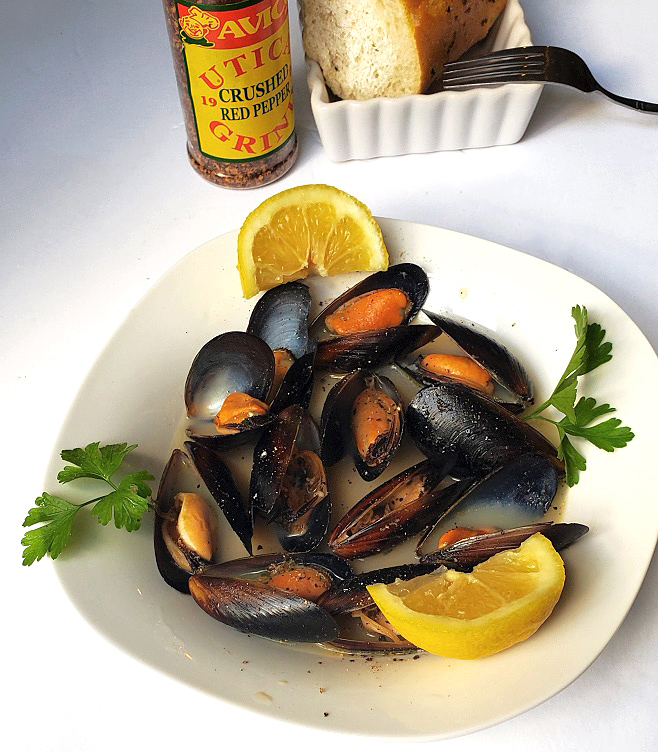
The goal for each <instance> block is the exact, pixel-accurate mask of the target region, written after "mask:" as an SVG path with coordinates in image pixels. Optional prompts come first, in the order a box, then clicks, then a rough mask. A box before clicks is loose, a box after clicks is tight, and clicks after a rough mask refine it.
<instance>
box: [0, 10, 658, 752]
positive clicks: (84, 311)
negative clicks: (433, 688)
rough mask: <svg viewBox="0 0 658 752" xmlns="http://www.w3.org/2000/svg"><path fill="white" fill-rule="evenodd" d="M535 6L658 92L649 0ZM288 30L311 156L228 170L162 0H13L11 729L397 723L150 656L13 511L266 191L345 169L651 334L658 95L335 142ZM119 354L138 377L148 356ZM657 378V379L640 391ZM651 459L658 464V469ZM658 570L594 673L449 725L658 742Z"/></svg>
mask: <svg viewBox="0 0 658 752" xmlns="http://www.w3.org/2000/svg"><path fill="white" fill-rule="evenodd" d="M524 7H525V9H526V14H527V20H528V24H529V26H530V28H531V31H532V33H533V38H534V41H535V43H537V44H549V43H550V44H557V45H560V46H564V47H568V48H570V49H573V50H575V51H578V52H579V53H581V54H582V56H583V57H584V58H585V59H586V60H587V61H588V62H589V63H590V65H591V67H592V69H593V70H594V72H595V74H596V75H597V77H598V78H600V80H601V83H603V85H604V86H606V87H607V88H609V89H611V90H613V91H617V92H619V93H621V94H625V95H627V96H636V97H640V98H643V99H647V100H650V101H654V102H658V77H657V76H656V73H657V72H658V47H657V46H656V29H658V9H656V6H655V3H654V2H652V0H634V1H633V2H631V3H624V4H620V3H618V2H615V1H613V0H580V2H578V3H574V2H568V1H567V0H554V2H551V3H547V2H544V1H543V0H525V3H524ZM292 15H293V16H294V15H295V14H294V9H293V13H292ZM292 35H293V66H294V70H295V82H294V83H295V91H296V118H297V124H298V126H297V129H298V134H299V137H300V154H299V158H298V162H297V164H296V166H295V167H294V169H293V170H292V171H291V172H290V173H288V175H287V176H286V177H285V178H283V179H282V180H280V181H278V182H277V183H275V184H273V185H271V186H268V187H265V188H260V189H257V190H253V191H248V192H232V191H227V190H222V189H219V188H216V187H214V186H212V185H210V184H207V183H205V182H204V181H203V180H202V179H201V178H199V177H198V176H197V175H196V174H195V173H194V172H193V171H192V169H191V168H190V167H189V166H188V164H187V160H186V155H185V134H184V128H183V121H182V115H181V111H180V107H179V102H178V97H177V92H176V86H175V81H174V75H173V69H172V64H171V58H170V53H169V47H168V40H167V35H166V31H165V25H164V18H163V13H162V10H161V8H160V7H159V4H158V3H136V2H128V0H115V1H114V2H112V3H107V2H105V3H102V2H98V1H97V0H86V1H85V2H75V3H74V2H70V1H69V2H66V0H50V2H48V3H17V2H13V3H4V4H3V11H2V21H1V23H0V71H1V76H0V81H1V83H0V87H2V88H1V90H0V128H1V129H2V151H1V152H0V241H1V243H2V245H1V251H0V286H1V290H2V294H1V295H0V322H1V324H0V337H1V344H2V357H1V358H0V378H1V384H2V389H1V394H2V416H3V423H4V431H3V432H2V443H3V446H2V450H3V451H2V456H3V462H2V470H3V473H2V474H3V481H4V483H3V485H4V494H3V496H4V509H5V517H4V524H3V526H2V529H3V545H2V547H1V548H0V550H1V552H2V554H1V555H2V561H3V565H4V566H3V570H4V573H5V578H4V579H5V585H4V592H5V598H4V607H3V614H4V616H3V618H2V622H1V626H0V635H1V636H2V643H1V644H2V645H3V648H4V650H3V670H2V675H3V679H4V681H3V684H4V687H5V689H6V690H7V692H8V694H9V696H8V698H5V699H4V700H3V710H4V711H5V720H4V721H3V722H2V726H1V728H2V734H1V738H4V740H5V742H6V743H5V744H3V748H5V749H9V750H16V749H19V748H28V749H34V750H78V749H80V750H82V749H85V750H110V749H116V748H117V747H121V748H123V749H138V748H139V749H150V748H154V749H156V748H159V749H174V748H179V749H183V748H187V749H189V748H191V749H199V750H201V749H204V750H205V749H215V748H220V747H221V748H226V747H229V748H233V747H237V746H238V745H240V746H245V747H254V748H258V749H266V748H272V747H274V748H277V749H279V748H283V747H284V746H285V747H289V746H297V745H312V746H313V748H314V749H316V750H329V749H334V748H335V746H336V745H340V746H341V747H342V748H345V749H357V748H358V749H359V750H363V749H364V748H367V749H375V748H379V747H380V746H381V742H378V741H373V740H366V739H357V738H354V737H339V736H336V735H332V734H326V733H323V732H318V731H310V730H307V729H302V728H297V727H293V726H290V725H284V724H281V723H278V722H276V721H272V720H270V719H266V718H263V717H260V716H257V715H255V714H252V713H249V712H246V711H242V710H239V709H236V708H233V707H229V706H227V705H223V704H222V703H220V702H218V701H217V700H215V699H213V698H209V697H207V696H204V695H202V694H200V693H198V692H196V691H194V690H191V689H188V688H187V687H184V686H182V685H179V684H177V683H176V682H174V681H172V680H170V679H168V678H164V677H162V676H160V675H158V674H156V673H155V672H154V671H153V670H152V669H150V668H148V667H146V666H142V665H140V664H139V663H137V662H135V661H134V660H132V659H130V658H128V657H127V656H125V655H123V654H122V653H120V652H118V651H117V650H116V649H115V648H113V647H112V646H111V645H109V644H107V643H106V642H105V641H104V640H103V639H102V638H100V637H99V636H98V635H97V634H96V633H95V632H94V631H93V630H92V628H91V627H90V626H88V625H87V624H86V623H85V622H84V621H83V620H82V619H81V618H80V617H79V616H78V614H77V612H76V611H75V610H74V608H73V607H72V605H71V604H70V603H69V602H68V600H67V599H66V597H65V595H64V594H63V593H62V591H61V589H60V586H59V583H58V580H57V577H56V575H55V571H54V568H53V567H52V565H51V564H50V562H45V561H44V562H40V563H39V564H36V565H35V566H33V567H32V568H31V569H26V568H21V567H20V564H19V561H20V550H21V549H20V546H19V540H20V538H21V532H22V531H21V527H20V526H21V523H22V520H23V518H24V516H25V513H26V511H27V509H28V508H29V506H30V505H31V503H32V501H33V499H34V498H35V497H36V496H37V495H38V494H39V493H40V492H41V491H42V490H43V489H42V484H43V474H44V472H45V467H46V464H47V461H48V458H49V456H50V454H51V452H52V451H54V450H55V449H59V448H60V447H55V446H54V444H55V438H56V435H57V433H58V431H59V427H60V425H61V423H62V421H63V419H64V417H65V415H66V413H67V411H68V409H69V406H70V404H71V402H72V400H73V398H74V396H75V394H76V392H77V390H78V388H79V386H80V384H81V382H82V381H83V379H84V377H85V375H86V374H87V372H88V370H89V369H90V367H91V365H92V364H93V363H94V360H95V359H96V357H97V355H98V354H99V352H100V351H101V349H102V348H103V346H104V344H105V343H106V341H107V339H108V338H109V337H110V335H111V334H112V333H113V331H114V329H115V328H116V326H117V324H118V323H119V322H120V321H121V320H122V319H123V318H124V316H125V315H126V313H127V312H128V311H129V310H130V308H131V307H132V306H133V305H134V304H135V303H136V302H137V300H139V298H140V297H141V296H142V295H143V294H144V293H145V292H146V291H147V290H148V289H149V287H150V286H151V285H152V284H153V282H155V281H156V280H157V279H158V278H159V277H160V276H161V275H162V274H163V273H164V272H165V271H166V270H167V269H168V268H169V267H170V266H171V265H172V264H173V263H174V262H175V261H176V260H178V259H179V258H180V257H181V256H183V255H184V254H185V253H187V252H188V251H190V250H192V249H193V248H195V247H196V246H198V245H200V244H201V243H203V242H204V241H206V240H208V239H209V238H212V237H215V236H217V235H220V234H222V233H224V232H226V231H228V230H231V229H234V228H236V227H238V226H239V225H240V224H241V223H242V221H243V219H244V217H245V216H246V214H247V213H248V212H249V211H250V210H251V209H253V208H254V207H255V206H256V205H257V204H258V203H260V202H261V201H263V200H264V199H265V198H267V197H268V196H270V195H272V194H273V193H275V192H277V191H279V190H282V189H284V188H287V187H291V186H294V185H299V184H303V183H311V182H324V183H330V184H334V185H336V186H338V187H340V188H343V189H344V190H347V191H348V192H350V193H352V194H353V195H355V196H357V197H358V198H360V199H361V200H362V201H364V202H365V203H366V204H367V205H368V206H369V207H370V208H371V209H372V211H373V212H374V213H375V214H378V215H381V216H389V217H396V218H399V219H407V220H414V221H418V222H423V223H427V224H435V225H438V226H442V227H447V228H450V229H454V230H458V231H461V232H466V233H470V234H473V235H477V236H481V237H484V238H487V239H489V240H494V241H496V242H499V243H502V244H504V245H508V246H511V247H513V248H517V249H519V250H522V251H524V252H526V253H529V254H532V255H535V256H538V257H540V258H543V259H546V260H548V261H551V262H553V263H556V264H558V265H560V266H563V267H564V268H566V269H569V270H570V271H572V272H574V273H576V274H578V275H579V276H581V277H583V278H584V279H586V280H588V281H590V282H592V283H593V284H595V285H596V286H598V287H599V288H601V289H602V290H603V291H604V292H606V293H607V294H608V295H609V296H610V297H611V298H612V299H613V300H615V301H616V302H617V303H618V304H619V305H621V307H622V308H624V310H626V312H627V313H628V314H629V315H630V316H631V318H633V319H634V321H635V322H636V323H637V324H638V326H639V327H640V328H641V329H642V330H643V332H644V333H645V335H646V336H647V337H648V338H649V340H650V341H651V342H652V344H653V346H654V348H655V347H656V344H657V343H658V317H657V312H656V303H655V289H656V282H657V281H658V274H657V271H658V264H657V262H656V238H657V237H658V210H657V199H656V197H657V196H658V116H653V117H652V116H649V115H643V114H641V113H636V112H632V111H630V110H626V109H624V108H621V107H618V106H616V105H614V104H612V103H610V102H608V101H606V100H604V99H603V98H601V97H599V96H598V95H589V96H586V95H582V94H580V93H578V92H575V91H570V90H565V89H556V88H551V89H550V90H545V92H544V94H543V95H542V98H541V100H540V102H539V105H538V107H537V110H536V113H535V115H534V117H533V119H532V121H531V123H530V126H529V128H528V131H527V133H526V136H525V138H524V139H523V140H522V141H521V142H520V143H519V144H516V145H513V146H510V147H497V148H493V149H488V150H477V151H469V152H455V153H444V154H432V155H419V156H406V157H397V158H389V159H380V160H372V161H368V162H353V163H340V164H337V163H332V162H330V161H329V160H328V159H327V158H326V157H325V156H324V154H323V152H322V149H321V145H320V143H319V139H318V135H317V132H316V130H315V126H314V124H313V120H312V117H311V114H310V108H309V103H308V94H307V90H306V86H305V71H304V62H303V56H302V52H301V42H300V35H299V30H298V25H297V22H296V19H295V18H293V26H292ZM510 273H511V274H513V273H514V270H510ZM519 284H524V285H532V284H541V280H519ZM144 357H147V354H146V353H145V354H144ZM126 367H128V368H132V369H134V371H135V378H136V379H139V362H135V363H132V364H126ZM655 390H656V385H655V384H647V386H646V391H647V401H649V400H652V399H654V393H655ZM100 438H102V437H99V439H100ZM654 473H655V469H654V468H647V487H648V488H649V489H652V488H654V487H655V480H654V478H653V474H654ZM623 501H624V500H623V499H620V500H619V503H623ZM638 524H639V525H641V524H642V521H641V520H638ZM620 545H622V543H621V542H620ZM623 545H632V542H625V543H624V544H623ZM654 563H655V557H654ZM609 565H610V566H611V567H612V566H614V565H615V563H614V561H612V562H610V563H609ZM604 575H605V573H604V572H603V573H602V576H604ZM657 593H658V574H657V573H656V568H655V566H654V565H652V567H650V569H649V573H648V575H647V579H646V580H645V583H644V585H643V587H642V589H641V591H640V593H639V595H638V598H637V600H636V602H635V604H634V606H633V608H632V609H631V611H630V613H629V615H628V617H627V619H626V621H625V622H624V623H623V625H622V626H621V628H620V629H619V631H618V632H617V634H616V635H615V636H614V637H613V639H612V640H611V642H610V643H609V645H608V646H607V647H606V649H605V650H604V652H603V653H602V655H601V656H600V657H599V659H598V660H597V661H596V662H595V663H594V664H593V665H592V666H591V668H590V669H589V670H588V671H586V672H585V674H583V675H582V676H581V677H580V678H579V679H577V680H576V681H575V682H574V683H573V684H572V685H571V686H570V687H568V688H567V689H566V690H564V691H563V692H562V693H560V694H559V695H558V696H556V697H554V698H552V699H551V700H549V701H547V702H545V703H544V704H543V705H541V706H539V707H537V708H535V709H534V710H532V711H530V712H528V713H526V714H525V715H523V716H521V717H518V718H516V719H513V720H511V721H508V722H506V723H504V724H501V725H499V726H497V727H494V728H491V729H488V730H486V731H482V732H479V733H477V734H474V735H471V736H468V737H463V738H461V739H455V740H451V741H447V742H441V747H442V749H444V750H446V752H470V751H471V750H481V749H483V748H485V747H486V748H487V749H488V750H503V749H505V750H509V749H513V750H515V749H521V748H522V746H523V747H524V748H526V747H527V748H531V749H533V751H534V752H549V751H552V750H557V749H562V750H572V749H573V750H576V749H578V750H583V751H585V750H597V752H604V751H605V752H607V751H608V750H617V749H619V748H630V749H634V750H653V749H656V748H657V746H658V734H657V731H656V723H655V720H654V715H655V710H656V693H657V690H658V679H657V678H656V677H657V676H658V637H657V636H656V635H657V633H658V629H657V627H658V615H657V612H658V609H657V606H658V595H657ZM393 746H394V747H400V748H402V747H407V746H410V745H406V744H401V743H395V744H394V745H393Z"/></svg>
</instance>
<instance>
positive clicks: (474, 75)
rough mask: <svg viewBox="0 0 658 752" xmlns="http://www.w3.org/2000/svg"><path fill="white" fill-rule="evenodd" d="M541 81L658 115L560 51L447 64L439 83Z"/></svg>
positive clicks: (525, 51)
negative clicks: (596, 93)
mask: <svg viewBox="0 0 658 752" xmlns="http://www.w3.org/2000/svg"><path fill="white" fill-rule="evenodd" d="M539 81H545V82H546V83H558V84H564V85H566V86H573V87H574V88H576V89H580V91H584V92H591V91H599V92H601V93H602V94H604V95H605V96H606V97H609V98H610V99H612V100H613V101H615V102H617V103H618V104H622V105H625V106H626V107H631V108H632V109H634V110H641V111H642V112H655V113H658V104H653V103H652V102H643V101H642V100H640V99H630V98H628V97H622V96H619V95H618V94H613V93H612V92H611V91H608V90H607V89H604V88H603V86H601V84H599V83H598V81H596V79H595V78H594V76H593V75H592V73H591V71H590V70H589V68H588V67H587V64H586V63H585V61H584V60H583V59H582V58H581V57H579V56H578V55H576V53H575V52H571V51H570V50H565V49H563V48H561V47H519V48H517V49H513V50H499V51H498V52H492V53H491V54H490V55H485V56H484V57H481V58H472V59H470V60H460V61H457V62H455V63H448V64H447V65H446V66H445V70H444V73H443V78H442V80H441V81H440V82H438V83H439V85H440V86H441V87H442V88H443V89H456V88H460V87H473V86H482V85H491V84H505V83H523V82H539Z"/></svg>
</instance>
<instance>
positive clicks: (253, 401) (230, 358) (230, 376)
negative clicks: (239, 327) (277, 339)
mask: <svg viewBox="0 0 658 752" xmlns="http://www.w3.org/2000/svg"><path fill="white" fill-rule="evenodd" d="M273 378H274V355H273V354H272V350H271V349H270V348H269V347H268V345H267V344H266V343H265V342H264V341H263V340H262V339H260V337H256V336H255V335H253V334H247V333H245V332H226V333H225V334H220V335H219V336H218V337H214V338H213V339H211V340H210V341H209V342H207V343H206V344H205V345H204V346H203V347H202V348H201V350H199V352H198V354H197V356H196V357H195V358H194V361H193V362H192V365H191V367H190V371H189V373H188V376H187V381H186V383H185V406H186V408H187V414H188V416H189V417H190V418H191V419H193V421H194V424H193V426H192V427H191V428H190V429H188V435H189V436H190V437H191V438H193V439H196V440H197V441H201V442H203V443H211V444H214V445H215V446H217V447H218V448H223V449H225V448H229V447H232V446H237V445H238V444H241V443H244V442H245V441H247V440H249V438H251V437H252V436H254V435H255V433H256V432H257V431H258V430H260V429H261V428H262V427H263V426H264V425H265V424H266V423H268V422H269V421H270V419H271V416H270V410H269V408H268V406H267V403H266V400H267V399H268V396H269V393H270V389H271V386H272V381H273Z"/></svg>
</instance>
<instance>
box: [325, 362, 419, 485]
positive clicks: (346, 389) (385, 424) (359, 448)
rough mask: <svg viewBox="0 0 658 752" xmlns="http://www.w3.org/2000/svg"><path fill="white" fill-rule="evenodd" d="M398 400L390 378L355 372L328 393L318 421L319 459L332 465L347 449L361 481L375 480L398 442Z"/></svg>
mask: <svg viewBox="0 0 658 752" xmlns="http://www.w3.org/2000/svg"><path fill="white" fill-rule="evenodd" d="M403 428H404V411H403V408H402V400H401V399H400V395H399V394H398V392H397V390H396V388H395V386H394V384H393V382H392V381H390V379H387V378H385V377H384V376H381V377H380V376H378V375H377V374H374V373H371V372H369V371H364V370H359V371H355V372H354V373H352V374H348V375H347V376H345V378H343V379H341V381H339V382H338V383H337V384H336V385H335V386H334V387H333V388H332V389H331V391H330V392H329V394H328V395H327V399H326V400H325V403H324V408H323V410H322V417H321V419H320V434H321V445H322V460H323V462H324V463H325V465H327V466H331V465H334V464H335V463H336V462H338V461H339V460H340V459H342V457H343V456H344V454H345V452H346V451H348V450H351V452H352V456H353V457H354V464H355V466H356V469H357V471H358V472H359V475H360V476H361V477H362V478H363V479H364V480H368V481H370V480H374V479H375V478H378V477H379V476H380V475H381V474H382V473H383V472H384V470H385V469H386V468H387V467H388V465H389V464H390V462H391V460H392V459H393V456H394V454H395V452H396V450H397V448H398V447H399V445H400V442H401V440H402V433H403Z"/></svg>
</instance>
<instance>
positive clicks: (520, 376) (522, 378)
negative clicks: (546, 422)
mask: <svg viewBox="0 0 658 752" xmlns="http://www.w3.org/2000/svg"><path fill="white" fill-rule="evenodd" d="M423 313H424V314H425V315H426V316H427V317H428V318H429V319H430V321H431V322H432V323H433V324H436V325H437V326H438V327H440V329H441V331H442V332H443V333H444V334H446V335H447V336H448V337H449V338H450V339H451V340H452V341H453V342H455V343H456V344H457V345H459V347H460V348H461V349H462V350H463V351H464V353H465V354H466V355H465V356H459V355H430V356H425V357H423V356H421V357H420V358H418V359H417V360H416V361H415V362H414V363H411V364H409V363H407V364H405V363H400V365H401V366H402V367H403V368H404V369H405V370H406V371H407V372H408V373H410V374H411V375H412V376H414V378H416V379H418V380H419V381H420V382H421V383H424V384H428V385H431V384H433V383H436V382H437V381H438V382H448V383H450V382H454V381H458V382H460V383H463V384H466V385H467V386H470V387H471V388H474V389H477V390H479V391H482V392H484V393H485V394H487V395H489V396H491V395H493V392H494V387H493V382H492V380H491V377H493V379H494V380H495V381H496V382H498V383H499V384H500V385H501V386H503V387H504V388H505V389H506V390H507V391H508V392H511V393H512V394H515V395H517V396H518V397H519V398H520V399H521V400H522V401H523V402H531V401H532V399H533V387H532V383H531V381H530V378H529V376H528V374H527V372H526V370H525V368H524V367H523V365H522V363H521V362H520V361H519V359H518V358H517V357H516V356H515V355H514V354H513V353H512V352H510V350H508V349H507V348H506V347H505V346H504V345H502V344H501V343H500V342H498V341H497V340H496V339H495V338H494V337H493V335H492V334H491V333H490V332H488V331H486V330H485V329H484V328H483V327H481V326H479V325H477V324H475V323H474V322H472V321H467V320H465V319H459V318H456V317H451V316H448V315H447V314H440V315H439V314H436V313H432V311H427V310H423Z"/></svg>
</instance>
